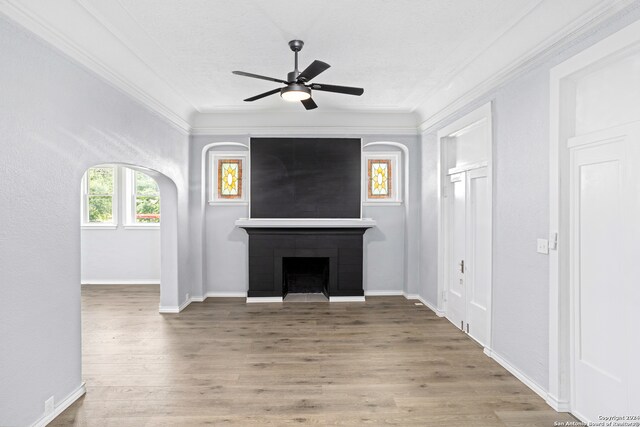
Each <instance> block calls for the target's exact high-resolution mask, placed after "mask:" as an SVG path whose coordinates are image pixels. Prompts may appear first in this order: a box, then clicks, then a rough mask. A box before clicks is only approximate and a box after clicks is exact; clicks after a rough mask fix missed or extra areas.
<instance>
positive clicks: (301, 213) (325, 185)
mask: <svg viewBox="0 0 640 427" xmlns="http://www.w3.org/2000/svg"><path fill="white" fill-rule="evenodd" d="M360 159H361V143H360V139H354V138H251V218H360V177H361V175H360V168H361V160H360Z"/></svg>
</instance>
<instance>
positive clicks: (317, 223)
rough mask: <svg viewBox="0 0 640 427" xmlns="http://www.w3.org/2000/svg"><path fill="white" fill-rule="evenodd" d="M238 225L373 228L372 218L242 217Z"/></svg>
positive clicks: (252, 226) (257, 226) (258, 226)
mask: <svg viewBox="0 0 640 427" xmlns="http://www.w3.org/2000/svg"><path fill="white" fill-rule="evenodd" d="M235 224H236V226H237V227H242V228H371V227H375V226H376V221H375V220H374V219H371V218H240V219H238V220H236V223H235Z"/></svg>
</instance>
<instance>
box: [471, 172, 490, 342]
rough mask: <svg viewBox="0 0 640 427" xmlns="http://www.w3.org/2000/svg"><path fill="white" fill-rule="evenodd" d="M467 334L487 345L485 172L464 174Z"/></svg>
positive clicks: (487, 280)
mask: <svg viewBox="0 0 640 427" xmlns="http://www.w3.org/2000/svg"><path fill="white" fill-rule="evenodd" d="M466 291H467V292H466V300H467V301H466V307H467V310H466V312H467V316H466V320H465V323H466V326H465V328H466V332H467V333H468V334H469V335H471V336H472V337H473V338H474V339H475V340H476V341H478V342H479V343H481V344H484V345H486V344H488V342H487V339H488V337H489V328H490V325H489V320H490V316H489V311H488V308H489V303H490V298H491V204H490V200H489V179H488V177H487V168H486V167H485V168H480V169H474V170H471V171H469V172H467V268H466Z"/></svg>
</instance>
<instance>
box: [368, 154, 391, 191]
mask: <svg viewBox="0 0 640 427" xmlns="http://www.w3.org/2000/svg"><path fill="white" fill-rule="evenodd" d="M368 171H369V179H368V181H369V185H368V187H369V198H372V199H389V198H391V191H392V186H391V181H392V180H391V176H392V175H391V160H389V159H369V161H368Z"/></svg>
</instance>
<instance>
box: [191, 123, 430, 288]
mask: <svg viewBox="0 0 640 427" xmlns="http://www.w3.org/2000/svg"><path fill="white" fill-rule="evenodd" d="M299 136H301V137H309V135H299ZM314 137H315V136H314ZM331 137H339V138H342V137H345V138H348V137H361V138H362V141H363V144H366V143H369V142H373V141H393V142H398V143H400V144H403V145H405V146H406V147H407V148H408V150H409V157H410V164H409V167H410V168H412V170H413V171H414V172H413V173H412V174H411V182H410V190H411V194H410V200H409V203H410V205H409V206H410V208H411V209H412V211H413V212H414V215H415V216H414V218H412V219H411V220H410V221H409V222H406V219H405V217H406V213H405V209H404V207H403V206H400V207H398V206H390V207H371V206H367V207H365V208H364V210H363V214H364V216H366V217H372V218H374V219H376V220H377V221H378V222H379V226H378V227H377V228H376V229H375V230H370V231H367V233H366V234H365V244H366V246H367V247H366V248H365V257H367V251H372V253H370V254H369V260H367V258H365V274H364V277H365V291H366V290H374V291H398V292H403V291H407V289H406V288H407V286H406V284H407V283H410V284H413V288H415V289H417V288H418V282H419V278H418V276H419V272H418V271H419V267H418V262H419V257H418V256H417V252H418V250H416V249H415V248H416V247H419V244H420V241H419V219H420V215H419V214H415V212H416V211H419V209H420V203H419V194H420V179H419V174H418V170H419V167H420V145H419V142H418V140H419V138H418V137H417V136H406V135H403V136H402V135H382V136H367V135H365V136H362V135H331ZM216 142H236V143H244V144H248V142H249V136H247V135H241V136H238V135H236V136H229V135H226V136H225V135H215V136H193V137H191V151H190V168H189V170H190V195H191V196H190V209H191V212H190V215H191V242H192V243H193V247H192V252H191V253H192V259H193V260H194V268H195V270H198V269H201V270H202V271H203V274H202V275H201V277H202V281H196V282H194V286H193V293H192V295H195V296H200V295H206V294H207V293H241V292H246V290H247V284H248V276H247V273H248V260H247V256H248V249H247V241H248V240H247V236H246V233H245V232H244V230H241V229H238V228H236V227H235V226H234V221H235V220H236V219H238V218H242V217H245V218H246V217H247V216H248V214H249V210H248V207H247V206H238V205H231V206H220V205H214V206H210V205H208V203H205V205H204V220H203V216H202V210H201V207H202V205H201V202H200V200H201V189H202V187H201V163H202V150H203V148H204V147H205V146H206V145H208V144H211V143H216ZM220 150H223V151H232V150H234V148H233V147H230V146H225V147H222V148H220ZM236 150H242V149H241V148H239V147H238V148H236ZM405 166H406V165H405ZM207 176H208V174H207ZM207 197H208V194H207ZM407 235H409V236H410V238H409V239H407V237H406V236H407ZM203 243H204V251H203V250H202V247H203ZM410 248H413V251H412V250H411V249H410ZM198 251H199V252H200V253H199V254H197V252H198ZM411 251H412V255H414V258H415V259H414V258H407V257H405V256H404V254H405V253H409V252H411ZM373 255H375V256H373ZM374 259H375V260H378V261H375V262H374V261H372V260H374ZM200 260H202V261H200ZM404 277H407V278H410V280H408V281H406V280H403V278H404ZM201 283H203V285H201ZM200 287H201V289H202V291H199V290H198V289H200ZM413 292H416V291H415V290H414V291H413Z"/></svg>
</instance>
